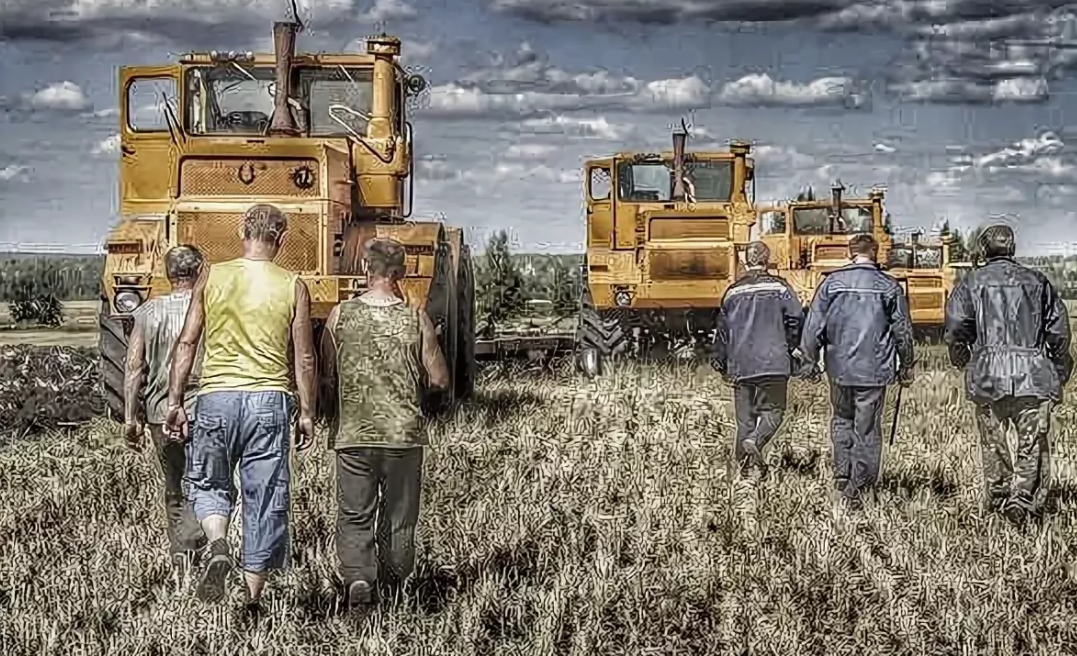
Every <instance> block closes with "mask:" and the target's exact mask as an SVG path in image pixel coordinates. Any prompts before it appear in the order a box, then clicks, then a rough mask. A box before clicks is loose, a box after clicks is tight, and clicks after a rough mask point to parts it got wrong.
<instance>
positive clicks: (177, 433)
mask: <svg viewBox="0 0 1077 656" xmlns="http://www.w3.org/2000/svg"><path fill="white" fill-rule="evenodd" d="M187 428H188V426H187V411H186V410H184V409H183V406H182V405H174V406H171V407H170V408H169V409H168V414H167V415H165V431H166V433H167V436H168V439H169V440H171V441H173V442H178V443H180V444H183V443H185V442H186V441H187V435H188V431H187Z"/></svg>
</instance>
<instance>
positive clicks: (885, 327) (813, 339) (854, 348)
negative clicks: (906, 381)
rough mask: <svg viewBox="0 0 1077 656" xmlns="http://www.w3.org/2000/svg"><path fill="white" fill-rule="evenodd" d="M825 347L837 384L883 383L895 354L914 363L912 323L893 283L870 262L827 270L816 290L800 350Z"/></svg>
mask: <svg viewBox="0 0 1077 656" xmlns="http://www.w3.org/2000/svg"><path fill="white" fill-rule="evenodd" d="M820 346H825V347H826V368H827V373H828V374H829V375H830V377H831V378H832V379H833V380H834V382H835V383H837V384H838V385H842V386H846V387H882V386H886V385H889V384H890V383H892V382H894V378H895V375H896V373H897V362H896V357H898V356H900V357H901V358H902V360H904V361H905V362H907V363H911V362H912V358H913V340H912V324H911V322H910V320H909V312H908V303H907V301H906V299H905V294H904V292H903V291H902V289H901V286H900V285H898V283H897V281H896V280H894V279H893V278H892V277H890V276H889V275H887V274H886V273H884V272H883V271H881V270H880V269H879V267H878V266H877V265H875V264H874V263H856V264H850V265H847V266H844V267H842V268H840V269H837V270H836V271H834V272H832V273H830V274H829V275H828V276H827V277H826V278H825V279H824V280H823V283H822V284H821V285H820V286H819V288H818V290H816V294H815V299H814V300H813V301H812V306H811V309H810V311H809V314H808V319H807V324H806V325H805V327H804V339H803V342H802V349H801V350H802V351H804V353H805V354H807V355H809V356H811V355H813V354H815V353H818V349H819V347H820Z"/></svg>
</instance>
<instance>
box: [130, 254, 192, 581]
mask: <svg viewBox="0 0 1077 656" xmlns="http://www.w3.org/2000/svg"><path fill="white" fill-rule="evenodd" d="M202 264H203V259H202V253H200V252H199V251H198V249H197V248H195V247H194V246H176V247H175V248H173V249H171V250H169V251H168V253H166V254H165V273H166V275H167V276H168V282H169V283H170V284H171V287H172V290H171V293H169V294H165V295H163V296H158V297H156V298H153V299H150V300H149V301H148V302H146V303H145V304H144V305H142V306H141V307H139V308H138V309H137V310H135V311H134V312H133V313H132V314H133V316H134V320H135V321H134V327H133V328H132V329H131V337H130V341H128V344H127V366H126V375H125V377H124V388H123V391H124V415H125V425H124V437H125V438H126V439H127V443H128V445H129V446H130V447H131V448H133V449H135V450H141V449H142V442H143V439H144V438H145V432H146V424H147V423H148V424H149V429H150V430H149V433H150V439H151V441H152V443H153V448H154V451H155V452H156V460H157V464H158V470H159V471H160V473H161V475H162V476H163V477H164V499H163V501H164V508H165V513H164V514H165V518H166V522H167V527H168V541H169V551H170V553H171V554H172V559H173V562H174V563H175V564H176V565H177V566H178V567H179V568H180V569H181V570H183V569H186V567H187V566H189V565H190V564H192V563H193V561H195V560H196V559H197V554H198V552H199V551H200V550H201V549H202V547H203V546H205V543H206V536H205V534H204V533H203V532H202V528H201V527H200V526H199V525H198V520H197V519H195V516H194V510H193V508H192V507H191V505H190V503H189V502H188V499H187V495H186V494H185V493H184V489H183V475H184V472H185V471H186V469H187V455H186V453H185V451H184V446H183V444H181V443H178V442H175V441H173V440H169V439H168V436H167V434H166V431H165V406H166V402H167V400H168V373H169V370H170V368H171V366H172V347H173V345H174V344H175V343H176V339H177V338H178V337H179V334H180V331H181V330H182V329H183V320H184V319H185V318H186V316H187V309H188V308H189V307H190V305H191V290H192V289H193V288H194V284H195V281H196V280H197V279H198V274H199V273H200V272H201V270H202ZM197 359H198V360H201V357H198V358H197ZM196 364H197V363H196ZM198 373H199V367H198V366H195V367H193V368H192V371H191V374H190V376H189V377H188V379H187V384H186V388H185V393H184V396H183V401H184V403H185V404H186V405H187V407H188V409H191V410H193V407H194V399H195V393H196V392H197V391H198Z"/></svg>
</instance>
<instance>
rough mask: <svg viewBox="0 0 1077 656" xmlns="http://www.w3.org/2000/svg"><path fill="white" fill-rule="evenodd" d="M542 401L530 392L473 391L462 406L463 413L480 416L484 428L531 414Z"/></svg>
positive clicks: (502, 390)
mask: <svg viewBox="0 0 1077 656" xmlns="http://www.w3.org/2000/svg"><path fill="white" fill-rule="evenodd" d="M543 402H544V400H543V398H542V397H541V396H539V395H538V394H536V393H534V392H532V391H530V390H518V389H501V390H481V389H480V390H475V394H474V395H473V396H472V397H471V398H470V399H468V400H467V401H466V402H465V403H464V406H463V408H462V409H463V410H464V411H465V412H474V413H476V414H480V415H481V416H482V420H483V425H484V427H485V428H493V427H494V426H496V425H497V424H500V423H503V422H509V421H512V420H513V419H516V418H518V417H521V416H524V415H528V414H533V413H535V411H537V410H538V409H539V407H540V406H542V404H543Z"/></svg>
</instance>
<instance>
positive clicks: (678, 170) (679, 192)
mask: <svg viewBox="0 0 1077 656" xmlns="http://www.w3.org/2000/svg"><path fill="white" fill-rule="evenodd" d="M686 141H688V124H687V123H685V121H684V119H683V118H682V119H681V125H680V127H679V128H678V129H674V130H673V200H675V201H683V200H684V144H685V142H686Z"/></svg>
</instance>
